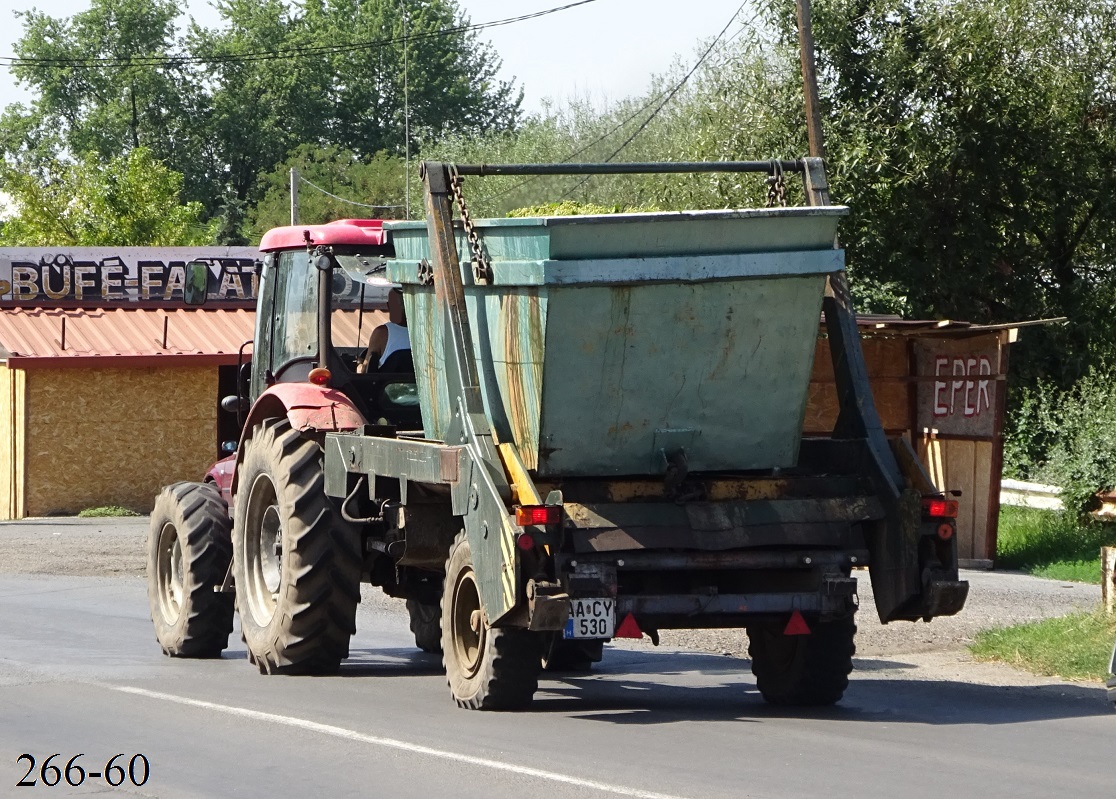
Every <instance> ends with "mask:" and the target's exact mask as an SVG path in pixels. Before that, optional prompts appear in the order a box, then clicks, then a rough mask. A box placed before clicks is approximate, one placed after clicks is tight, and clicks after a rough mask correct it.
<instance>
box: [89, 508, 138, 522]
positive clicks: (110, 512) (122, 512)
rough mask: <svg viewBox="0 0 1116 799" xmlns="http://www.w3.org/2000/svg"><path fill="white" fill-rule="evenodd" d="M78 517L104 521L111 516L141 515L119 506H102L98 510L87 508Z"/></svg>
mask: <svg viewBox="0 0 1116 799" xmlns="http://www.w3.org/2000/svg"><path fill="white" fill-rule="evenodd" d="M78 516H80V517H81V518H83V519H103V518H107V517H109V516H139V514H138V513H136V512H135V511H134V510H130V509H128V508H122V507H120V506H119V505H101V506H99V507H96V508H86V509H85V510H83V511H81V512H80V513H78Z"/></svg>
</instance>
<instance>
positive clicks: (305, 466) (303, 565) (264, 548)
mask: <svg viewBox="0 0 1116 799" xmlns="http://www.w3.org/2000/svg"><path fill="white" fill-rule="evenodd" d="M322 468H323V467H322V449H321V447H320V446H319V445H318V444H317V443H316V442H314V441H312V440H311V439H308V438H304V437H303V436H301V435H299V434H298V433H297V432H296V431H294V430H293V429H291V425H290V423H289V422H288V421H287V420H286V419H268V420H265V421H263V422H261V423H260V424H258V425H257V426H256V428H255V430H254V431H253V434H252V437H251V438H250V439H249V440H248V442H247V443H246V444H245V451H244V458H243V460H242V461H241V463H240V465H239V466H238V467H237V495H236V497H237V498H236V520H235V523H234V524H233V576H234V578H235V582H236V602H237V609H238V610H239V611H240V626H241V629H242V631H243V633H244V643H245V644H246V645H247V647H248V657H249V659H250V660H251V661H252V662H253V663H254V664H255V665H256V666H258V667H259V669H260V672H261V673H266V674H276V673H286V674H329V673H333V672H335V671H337V669H338V668H339V667H340V665H341V661H342V660H344V659H345V658H346V657H348V655H349V639H350V637H352V635H353V633H354V632H356V609H357V604H358V603H359V602H360V570H361V553H360V531H359V530H358V529H356V528H355V527H354V526H352V525H350V524H348V523H347V522H345V521H344V520H343V519H342V518H341V515H340V513H339V512H338V511H337V510H336V509H335V507H334V505H333V503H332V502H330V500H329V498H328V497H327V496H326V493H325V485H324V481H325V478H324V474H323V471H322Z"/></svg>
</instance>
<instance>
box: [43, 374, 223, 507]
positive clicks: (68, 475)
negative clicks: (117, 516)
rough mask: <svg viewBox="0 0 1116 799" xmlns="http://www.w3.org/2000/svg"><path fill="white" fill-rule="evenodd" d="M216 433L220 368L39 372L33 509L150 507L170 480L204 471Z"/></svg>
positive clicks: (195, 476) (193, 476)
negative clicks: (101, 506)
mask: <svg viewBox="0 0 1116 799" xmlns="http://www.w3.org/2000/svg"><path fill="white" fill-rule="evenodd" d="M216 439H217V369H216V367H159V368H145V369H97V368H91V369H56V370H48V369H43V370H35V371H32V372H29V373H28V380H27V480H26V484H27V504H26V512H27V515H30V516H42V515H50V514H55V513H76V512H78V511H80V510H82V509H83V508H87V507H94V506H99V505H122V506H124V507H128V508H132V509H133V510H137V511H141V512H146V511H149V510H150V509H151V506H152V504H153V502H154V500H155V495H156V494H157V493H158V492H159V490H160V489H161V488H162V486H164V485H166V484H168V483H172V482H175V481H177V480H199V479H201V478H202V476H204V474H205V471H206V469H208V467H209V466H210V465H211V463H212V461H213V459H214V454H215V449H216Z"/></svg>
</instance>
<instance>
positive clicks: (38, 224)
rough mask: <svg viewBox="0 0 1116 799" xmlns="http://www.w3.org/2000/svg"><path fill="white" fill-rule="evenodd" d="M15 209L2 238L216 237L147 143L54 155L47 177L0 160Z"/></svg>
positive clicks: (40, 242)
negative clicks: (107, 151)
mask: <svg viewBox="0 0 1116 799" xmlns="http://www.w3.org/2000/svg"><path fill="white" fill-rule="evenodd" d="M0 180H2V182H3V185H4V190H5V192H6V193H7V194H8V195H9V196H10V197H11V205H12V206H13V207H14V209H15V215H14V216H13V217H11V218H10V219H7V220H6V221H5V222H4V225H3V229H2V230H0V243H2V244H4V245H7V246H26V247H36V246H37V247H43V246H55V245H72V246H79V247H91V246H98V245H122V246H142V245H164V246H176V245H192V244H209V243H211V242H212V241H213V234H214V228H215V226H214V225H213V224H204V223H203V222H202V221H201V218H202V207H201V204H200V203H196V202H192V203H186V204H185V205H183V204H181V202H180V200H179V195H180V193H181V191H182V176H181V175H179V174H178V173H176V172H172V171H171V170H169V169H167V167H166V166H164V165H163V164H161V163H159V162H158V161H156V160H155V159H154V158H153V157H152V155H151V153H150V152H149V151H148V150H147V149H146V148H144V147H140V148H137V149H134V150H132V151H131V152H130V153H129V154H128V155H126V156H119V157H117V158H113V159H110V160H109V161H108V162H107V163H102V162H101V160H100V158H99V157H97V156H95V155H89V156H86V157H85V158H83V159H81V160H80V161H78V162H77V163H74V164H65V163H55V164H53V165H51V167H50V168H49V170H48V171H47V174H46V175H45V176H44V177H36V176H33V175H29V174H26V173H23V172H19V171H17V170H15V169H13V168H11V167H7V166H0Z"/></svg>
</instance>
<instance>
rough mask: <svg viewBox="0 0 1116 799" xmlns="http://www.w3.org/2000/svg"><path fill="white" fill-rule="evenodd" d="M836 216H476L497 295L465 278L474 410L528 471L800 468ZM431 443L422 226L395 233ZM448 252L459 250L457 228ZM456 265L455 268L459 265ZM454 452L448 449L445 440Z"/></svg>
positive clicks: (437, 396) (439, 370) (441, 410)
mask: <svg viewBox="0 0 1116 799" xmlns="http://www.w3.org/2000/svg"><path fill="white" fill-rule="evenodd" d="M844 213H845V209H843V208H793V209H761V210H757V211H716V212H684V213H678V214H624V215H608V216H600V217H576V218H566V217H552V218H539V219H510V220H480V221H478V222H477V227H478V228H479V229H480V230H481V231H482V238H483V241H484V245H485V248H486V249H487V252H488V255H489V257H490V259H491V262H492V270H493V275H494V279H493V284H492V285H478V284H477V283H476V282H475V281H474V280H473V276H472V274H471V270H470V269H468V268H462V269H461V277H462V281H463V284H464V291H465V295H466V303H467V307H468V317H469V319H470V323H471V327H472V329H473V330H474V331H475V333H474V337H473V344H474V351H473V355H474V357H475V359H476V363H477V365H478V372H479V380H480V385H481V395H482V398H483V402H484V408H485V411H486V414H487V416H488V417H489V419H490V421H491V423H492V425H493V427H494V429H495V431H496V433H497V435H498V437H499V439H500V440H501V441H511V442H514V444H515V446H516V448H517V450H518V452H519V455H520V457H521V459H522V460H523V462H524V465H525V466H526V467H527V468H528V469H531V470H534V471H535V472H536V473H537V475H538V476H539V477H542V478H545V477H547V476H571V475H624V474H661V473H663V472H664V470H665V468H666V455H665V453H666V452H669V451H672V450H676V449H679V448H681V449H684V450H685V452H686V457H687V460H688V464H689V468H690V469H691V470H693V471H700V470H706V471H712V470H720V469H733V470H738V469H769V468H776V467H788V466H792V465H794V463H795V462H796V460H797V451H798V449H797V448H798V442H799V440H800V435H801V430H802V421H803V414H804V411H805V402H806V393H807V384H808V380H809V376H810V372H811V368H812V364H813V350H814V339H815V337H816V331H817V320H818V318H819V316H820V312H821V301H822V292H823V289H824V285H825V276H826V275H827V274H830V273H833V272H836V271H838V270H840V269H842V268H843V255H842V253H841V251H839V250H835V249H834V248H833V233H834V230H835V228H836V223H837V219H838V218H839V217H840V216H841V215H843V214H844ZM389 227H390V229H391V230H392V234H393V240H394V243H395V247H396V252H397V256H398V258H397V260H396V261H395V262H392V263H391V264H389V274H390V276H391V278H392V279H393V280H395V281H398V282H401V283H402V284H403V285H404V294H405V297H406V304H407V313H408V316H409V318H410V319H412V320H415V321H412V323H411V325H410V327H411V335H412V345H413V352H414V353H415V366H416V372H417V375H418V377H417V382H418V388H419V393H420V400H421V402H422V407H423V416H424V423H425V425H426V429H425V432H426V435H427V436H428V437H431V438H437V439H444V437H445V435H446V432H447V430H448V429H449V425H450V421H451V419H452V416H453V410H454V409H452V408H450V407H449V395H448V391H447V390H446V385H445V379H446V376H445V368H444V364H443V363H441V362H440V360H441V358H440V354H441V353H442V352H443V351H444V341H443V338H444V330H443V329H442V328H443V325H444V320H442V319H440V318H438V316H437V313H436V311H435V306H434V303H433V302H432V296H431V292H432V289H431V288H430V287H429V285H426V284H424V282H423V274H424V271H423V270H424V266H423V264H424V259H426V258H428V257H429V255H430V254H429V249H428V243H427V242H426V230H425V227H424V226H421V224H420V223H411V222H402V223H391V224H390V225H389ZM457 234H458V235H457V246H458V250H459V252H467V249H466V248H465V243H464V240H463V237H462V236H461V233H460V231H457ZM465 262H466V264H467V263H468V257H466V258H465ZM451 443H452V442H451Z"/></svg>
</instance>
